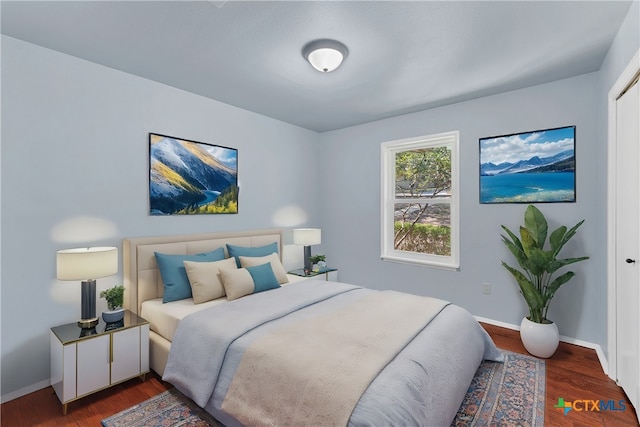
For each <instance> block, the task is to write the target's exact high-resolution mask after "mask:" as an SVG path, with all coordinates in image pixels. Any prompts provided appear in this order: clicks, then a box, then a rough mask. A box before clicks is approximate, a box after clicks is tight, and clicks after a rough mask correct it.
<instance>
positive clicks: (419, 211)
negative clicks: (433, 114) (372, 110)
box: [382, 131, 460, 269]
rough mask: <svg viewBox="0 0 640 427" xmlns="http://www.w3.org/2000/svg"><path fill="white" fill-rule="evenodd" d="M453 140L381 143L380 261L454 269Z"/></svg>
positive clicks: (450, 135) (454, 136)
mask: <svg viewBox="0 0 640 427" xmlns="http://www.w3.org/2000/svg"><path fill="white" fill-rule="evenodd" d="M459 137H460V134H459V132H457V131H455V132H447V133H441V134H437V135H429V136H422V137H418V138H411V139H403V140H399V141H389V142H385V143H383V144H382V259H385V260H390V261H398V262H408V263H417V264H426V265H431V266H435V267H441V268H449V269H457V268H458V267H459V265H460V261H459V226H458V217H459V202H458V193H459V190H458V181H459V180H458V140H459Z"/></svg>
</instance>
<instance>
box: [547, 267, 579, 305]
mask: <svg viewBox="0 0 640 427" xmlns="http://www.w3.org/2000/svg"><path fill="white" fill-rule="evenodd" d="M573 276H575V273H574V272H573V271H567V272H566V273H564V274H563V275H562V276H558V277H556V278H555V280H554V281H553V282H551V284H550V285H549V287H548V288H547V292H546V293H545V299H546V300H547V301H550V300H551V298H553V296H554V295H555V293H556V292H557V290H558V289H559V288H560V286H562V285H564V284H565V283H567V282H568V281H569V280H571V278H572V277H573ZM545 305H546V304H545Z"/></svg>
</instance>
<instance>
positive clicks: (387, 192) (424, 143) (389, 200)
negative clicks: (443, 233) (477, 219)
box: [381, 131, 460, 270]
mask: <svg viewBox="0 0 640 427" xmlns="http://www.w3.org/2000/svg"><path fill="white" fill-rule="evenodd" d="M459 145H460V132H459V131H452V132H444V133H439V134H435V135H425V136H420V137H416V138H408V139H401V140H395V141H388V142H383V143H382V144H381V164H382V165H381V166H382V185H381V189H382V195H381V196H382V197H381V201H382V224H381V225H382V230H381V231H382V232H381V236H382V239H381V240H382V254H381V258H382V259H383V260H385V261H394V262H402V263H409V264H420V265H426V266H431V267H436V268H443V269H449V270H457V269H459V268H460V224H459V218H460V187H459V182H460V179H459V158H458V151H459ZM437 147H447V148H449V149H450V150H451V196H450V197H448V198H438V199H433V200H432V201H430V202H429V203H440V204H448V205H449V206H450V212H451V218H450V221H451V255H449V256H442V255H431V254H423V253H418V252H409V251H400V250H396V249H394V245H393V234H394V206H395V203H406V202H407V201H412V200H407V199H395V198H394V197H395V182H396V179H395V175H396V168H395V162H396V154H397V153H399V152H403V151H411V150H417V149H425V148H437ZM415 200H418V199H415Z"/></svg>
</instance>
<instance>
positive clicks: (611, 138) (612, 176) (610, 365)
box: [606, 50, 640, 381]
mask: <svg viewBox="0 0 640 427" xmlns="http://www.w3.org/2000/svg"><path fill="white" fill-rule="evenodd" d="M639 70H640V50H638V51H637V52H636V54H635V55H634V56H633V58H632V59H631V62H629V64H628V65H627V66H626V67H625V69H624V71H623V72H622V74H620V76H619V77H618V80H616V83H615V84H614V85H613V87H612V88H611V90H610V91H609V94H608V96H607V101H608V110H609V122H608V146H607V150H608V151H607V350H608V351H607V369H606V371H607V372H606V374H607V375H608V376H609V378H611V379H612V380H614V381H615V380H616V379H617V378H618V366H617V359H616V358H617V351H616V348H617V337H616V330H617V320H616V319H617V317H616V315H617V311H616V291H617V286H616V285H617V283H616V272H617V271H616V243H617V240H616V225H617V224H616V205H615V202H616V200H617V197H618V195H617V188H618V186H617V182H616V181H617V177H616V166H617V165H616V157H617V151H618V135H617V129H616V117H617V103H616V101H617V99H618V98H619V96H620V95H621V94H622V93H623V91H624V90H625V89H626V88H627V86H628V85H629V84H630V83H631V82H632V80H633V78H634V77H635V76H636V74H637V73H638V71H639ZM639 333H640V332H639Z"/></svg>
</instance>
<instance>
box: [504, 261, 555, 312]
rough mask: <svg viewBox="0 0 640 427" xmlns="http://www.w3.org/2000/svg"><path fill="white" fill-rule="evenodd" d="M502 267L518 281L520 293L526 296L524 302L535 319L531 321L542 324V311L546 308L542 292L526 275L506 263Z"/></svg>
mask: <svg viewBox="0 0 640 427" xmlns="http://www.w3.org/2000/svg"><path fill="white" fill-rule="evenodd" d="M502 266H503V267H504V268H506V269H507V270H508V271H509V272H510V273H511V274H512V275H513V277H514V278H515V279H516V282H518V285H519V286H520V292H522V296H524V300H525V301H526V303H527V305H528V306H529V312H530V314H531V316H532V317H534V319H531V321H532V322H537V323H540V322H541V321H542V309H543V308H544V306H545V302H544V299H543V298H542V295H541V294H540V292H538V290H537V289H536V287H535V285H534V284H533V283H531V282H530V281H529V279H527V278H526V277H525V275H524V274H522V272H520V271H518V270H516V269H515V268H513V267H511V266H509V265H508V264H507V263H505V262H504V261H502ZM535 319H539V320H535Z"/></svg>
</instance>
